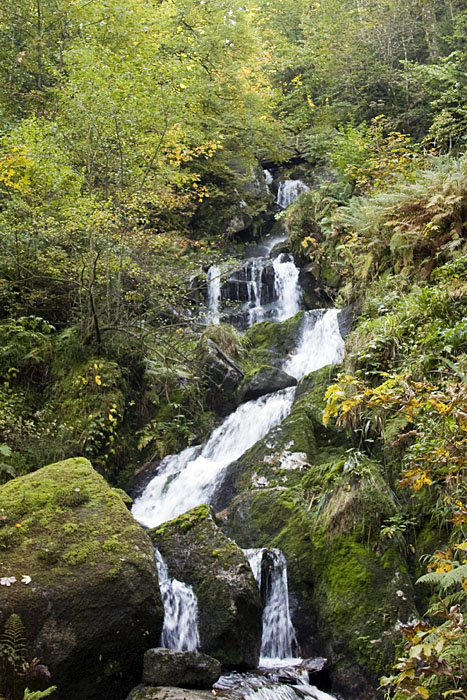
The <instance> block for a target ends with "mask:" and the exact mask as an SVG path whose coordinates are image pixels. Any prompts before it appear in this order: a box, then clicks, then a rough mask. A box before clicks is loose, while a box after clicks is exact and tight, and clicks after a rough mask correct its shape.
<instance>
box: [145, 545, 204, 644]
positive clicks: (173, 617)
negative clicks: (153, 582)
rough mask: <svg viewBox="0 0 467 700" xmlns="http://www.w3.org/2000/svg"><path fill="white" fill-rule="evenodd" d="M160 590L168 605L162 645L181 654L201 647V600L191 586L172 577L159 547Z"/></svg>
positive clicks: (165, 606) (163, 600) (156, 553)
mask: <svg viewBox="0 0 467 700" xmlns="http://www.w3.org/2000/svg"><path fill="white" fill-rule="evenodd" d="M154 551H155V555H156V565H157V574H158V577H159V588H160V591H161V596H162V603H163V605H164V625H163V627H162V636H161V646H162V647H165V648H166V649H177V650H178V651H196V650H197V649H198V648H199V631H198V600H197V598H196V595H195V593H194V591H193V589H192V587H191V586H188V585H187V584H186V583H182V582H181V581H177V579H175V578H170V576H169V571H168V569H167V564H166V563H165V561H164V559H163V557H162V555H161V553H160V552H159V550H158V549H157V548H155V550H154Z"/></svg>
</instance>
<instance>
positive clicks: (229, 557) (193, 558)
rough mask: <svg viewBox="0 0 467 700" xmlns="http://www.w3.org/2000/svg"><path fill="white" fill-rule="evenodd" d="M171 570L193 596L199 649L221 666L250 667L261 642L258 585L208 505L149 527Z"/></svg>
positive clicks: (255, 664) (238, 549)
mask: <svg viewBox="0 0 467 700" xmlns="http://www.w3.org/2000/svg"><path fill="white" fill-rule="evenodd" d="M149 534H150V536H151V538H152V540H153V541H154V543H155V545H156V546H157V547H158V549H159V550H160V552H161V554H162V556H163V557H164V559H165V561H166V563H167V566H168V570H169V574H170V576H173V577H175V578H177V579H179V580H180V581H184V582H185V583H187V584H189V585H190V586H192V587H193V590H194V592H195V594H196V596H197V598H198V613H199V633H200V639H201V651H203V652H204V653H206V654H209V655H210V656H213V657H214V658H216V659H218V660H219V661H220V662H221V664H222V665H223V666H224V667H226V668H239V669H245V668H254V667H256V666H257V664H258V659H259V650H260V645H261V627H262V625H261V618H262V609H261V601H260V597H259V591H258V587H257V584H256V581H255V579H254V576H253V573H252V571H251V568H250V565H249V564H248V561H247V559H246V558H245V556H244V554H243V552H242V550H241V549H240V548H239V547H238V546H237V545H236V544H235V543H234V542H232V541H231V540H229V539H228V538H227V537H226V536H225V535H224V534H223V533H222V532H221V530H220V529H219V528H218V527H217V525H216V523H215V520H214V514H213V511H212V509H211V508H210V507H209V506H206V505H202V506H198V507H197V508H193V509H192V510H190V511H188V512H187V513H185V514H184V515H181V516H179V517H178V518H176V519H175V520H172V521H170V522H168V523H164V525H162V526H161V527H159V528H157V529H155V530H151V531H150V533H149Z"/></svg>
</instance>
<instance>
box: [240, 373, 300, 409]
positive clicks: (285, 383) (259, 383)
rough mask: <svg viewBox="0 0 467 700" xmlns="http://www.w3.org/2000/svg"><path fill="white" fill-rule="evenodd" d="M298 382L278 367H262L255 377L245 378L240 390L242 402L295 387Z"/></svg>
mask: <svg viewBox="0 0 467 700" xmlns="http://www.w3.org/2000/svg"><path fill="white" fill-rule="evenodd" d="M296 383H297V380H296V379H295V377H291V376H290V374H287V372H284V371H283V370H282V369H279V368H278V367H268V366H267V365H266V366H264V367H260V368H259V370H257V371H256V372H255V373H254V374H253V376H249V377H245V380H244V381H243V382H242V384H241V386H240V387H239V390H238V398H239V400H240V401H241V402H243V401H251V400H252V399H259V397H260V396H264V395H265V394H271V393H272V392H273V391H279V390H280V389H287V388H288V387H289V386H295V385H296Z"/></svg>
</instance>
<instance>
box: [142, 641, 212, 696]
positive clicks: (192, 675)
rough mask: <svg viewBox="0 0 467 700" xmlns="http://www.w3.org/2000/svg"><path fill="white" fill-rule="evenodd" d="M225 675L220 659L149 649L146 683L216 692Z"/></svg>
mask: <svg viewBox="0 0 467 700" xmlns="http://www.w3.org/2000/svg"><path fill="white" fill-rule="evenodd" d="M220 675H221V665H220V663H219V661H217V659H213V658H212V656H208V655H207V654H201V653H200V652H197V651H176V650H175V649H163V648H161V647H158V648H156V649H148V650H147V652H146V653H145V655H144V667H143V683H144V684H145V685H169V683H170V685H172V686H178V687H181V688H212V686H213V685H214V683H215V682H216V681H217V680H218V679H219V677H220Z"/></svg>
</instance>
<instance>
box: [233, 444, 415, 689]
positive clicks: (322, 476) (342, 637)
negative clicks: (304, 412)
mask: <svg viewBox="0 0 467 700" xmlns="http://www.w3.org/2000/svg"><path fill="white" fill-rule="evenodd" d="M396 512H397V505H396V503H395V501H394V499H393V496H392V492H391V490H390V489H389V487H388V486H387V485H386V483H385V481H384V479H383V476H382V470H381V469H380V467H379V465H378V464H377V463H375V462H373V461H372V460H369V459H368V458H366V457H364V456H363V455H361V454H360V453H356V452H349V451H348V450H345V449H344V448H342V447H341V448H340V455H339V454H338V453H337V452H336V456H335V457H334V458H333V459H330V460H328V461H327V462H325V463H323V464H315V465H311V466H310V467H309V469H308V470H307V472H306V474H305V475H304V476H302V478H301V481H300V482H299V483H297V484H296V485H295V486H292V487H290V488H287V489H284V488H280V487H278V486H274V487H269V488H263V489H258V488H256V489H253V490H245V491H243V492H241V493H240V494H239V495H238V496H237V497H236V499H235V500H234V501H233V503H232V504H231V507H230V509H229V518H228V519H227V521H226V524H225V527H226V529H227V532H228V533H229V535H230V536H232V537H234V538H235V539H236V541H237V542H238V543H239V544H240V545H241V546H243V547H248V546H256V547H258V546H273V547H278V548H280V549H282V551H283V552H284V554H285V555H286V558H287V561H288V574H289V587H290V591H291V608H292V616H293V621H294V624H295V626H296V629H297V634H298V639H299V643H300V644H301V646H302V653H303V654H305V655H312V654H316V653H317V652H319V653H321V654H324V655H326V656H327V657H329V659H330V672H331V676H332V679H333V684H334V685H333V688H334V690H335V691H339V692H342V693H344V694H345V695H346V697H350V698H352V697H353V698H356V697H359V698H371V697H373V695H374V692H375V688H376V687H377V685H378V676H379V675H381V674H382V673H383V672H385V671H387V670H388V669H389V667H390V666H391V664H392V662H393V659H394V644H395V639H396V637H397V631H396V629H397V623H398V621H399V620H407V619H408V617H409V616H410V615H411V614H413V613H414V612H415V608H414V603H413V590H412V585H411V583H410V579H409V576H408V572H407V565H406V562H405V553H404V551H399V550H398V548H397V546H396V545H395V544H393V543H392V542H391V540H388V539H386V540H384V539H382V538H381V537H380V530H381V524H382V523H383V521H384V520H386V519H387V518H389V517H391V516H393V515H394V514H395V513H396Z"/></svg>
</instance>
